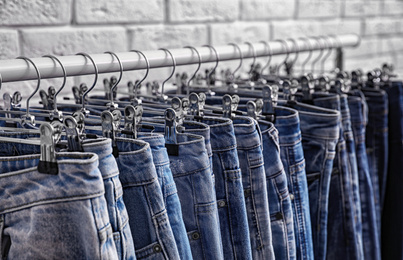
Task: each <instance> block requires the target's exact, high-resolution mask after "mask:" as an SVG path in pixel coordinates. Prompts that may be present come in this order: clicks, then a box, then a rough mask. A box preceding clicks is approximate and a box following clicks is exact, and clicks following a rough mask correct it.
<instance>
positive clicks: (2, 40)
mask: <svg viewBox="0 0 403 260" xmlns="http://www.w3.org/2000/svg"><path fill="white" fill-rule="evenodd" d="M19 52H20V50H19V44H18V32H17V31H15V30H7V29H1V30H0V59H12V58H15V57H17V56H18V54H19Z"/></svg>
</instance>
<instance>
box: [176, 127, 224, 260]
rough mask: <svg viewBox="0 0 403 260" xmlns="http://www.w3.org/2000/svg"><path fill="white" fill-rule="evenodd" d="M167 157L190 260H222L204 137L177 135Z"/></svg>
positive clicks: (214, 195) (218, 224) (218, 223)
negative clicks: (187, 238)
mask: <svg viewBox="0 0 403 260" xmlns="http://www.w3.org/2000/svg"><path fill="white" fill-rule="evenodd" d="M177 139H178V144H177V145H178V146H177V148H178V150H177V155H174V154H173V155H169V160H170V166H171V171H172V174H173V177H174V180H175V184H176V187H177V189H178V195H179V199H180V202H181V206H182V214H183V220H184V222H185V226H186V231H187V234H188V237H189V240H190V247H191V249H192V255H193V258H194V259H224V255H223V247H222V242H221V233H220V222H219V219H218V212H217V200H216V194H215V190H214V184H213V177H212V174H211V170H210V164H209V159H208V155H207V151H206V146H205V141H204V138H203V137H201V136H198V135H191V134H181V133H178V135H177Z"/></svg>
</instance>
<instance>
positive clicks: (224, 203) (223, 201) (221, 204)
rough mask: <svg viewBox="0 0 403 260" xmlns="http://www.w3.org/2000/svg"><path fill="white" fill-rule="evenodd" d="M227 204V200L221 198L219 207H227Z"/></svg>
mask: <svg viewBox="0 0 403 260" xmlns="http://www.w3.org/2000/svg"><path fill="white" fill-rule="evenodd" d="M225 205H227V203H226V202H225V200H220V201H218V207H219V208H222V207H225Z"/></svg>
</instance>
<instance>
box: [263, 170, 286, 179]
mask: <svg viewBox="0 0 403 260" xmlns="http://www.w3.org/2000/svg"><path fill="white" fill-rule="evenodd" d="M283 171H284V168H281V169H280V170H279V171H278V172H276V173H275V174H272V175H270V176H266V179H275V178H277V177H278V176H280V175H281V173H282V172H283Z"/></svg>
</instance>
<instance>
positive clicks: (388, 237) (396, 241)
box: [382, 81, 403, 259]
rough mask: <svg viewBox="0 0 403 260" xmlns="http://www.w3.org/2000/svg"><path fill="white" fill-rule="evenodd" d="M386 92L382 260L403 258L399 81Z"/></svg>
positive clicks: (402, 104)
mask: <svg viewBox="0 0 403 260" xmlns="http://www.w3.org/2000/svg"><path fill="white" fill-rule="evenodd" d="M386 92H387V93H388V95H389V169H388V179H387V189H386V194H385V204H384V207H383V215H382V256H383V259H403V247H402V243H403V206H402V205H403V204H402V198H403V192H402V183H403V160H402V158H403V142H402V140H403V84H402V82H401V81H396V82H392V83H391V87H390V88H387V89H386Z"/></svg>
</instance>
